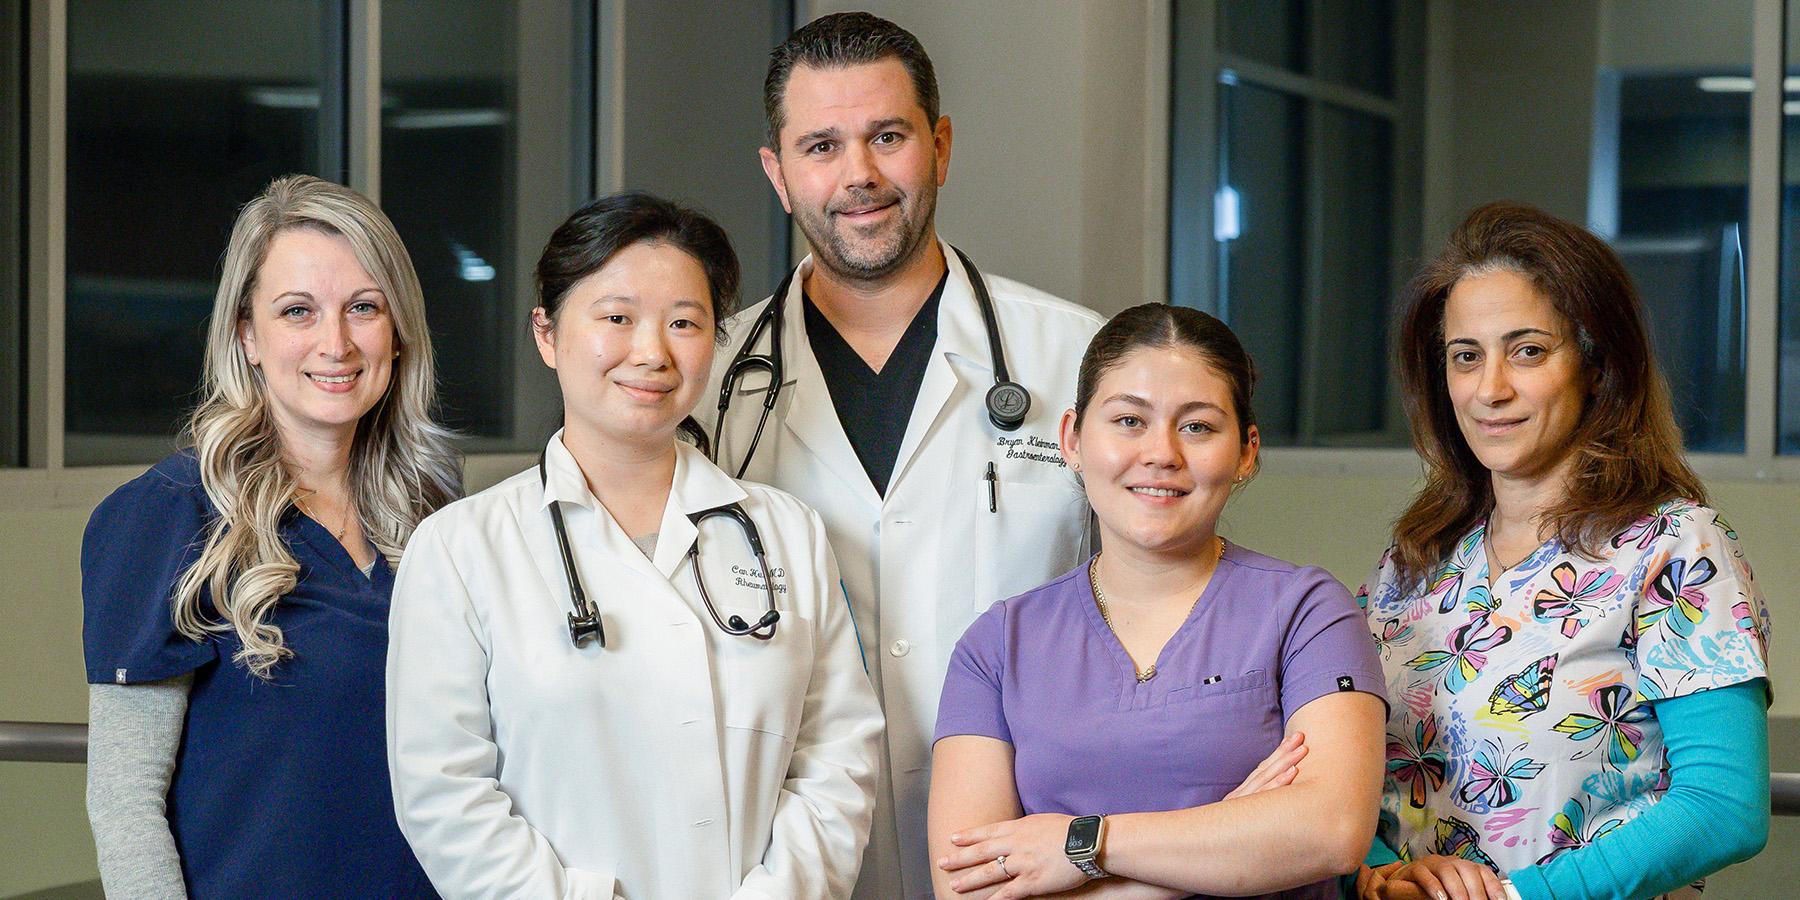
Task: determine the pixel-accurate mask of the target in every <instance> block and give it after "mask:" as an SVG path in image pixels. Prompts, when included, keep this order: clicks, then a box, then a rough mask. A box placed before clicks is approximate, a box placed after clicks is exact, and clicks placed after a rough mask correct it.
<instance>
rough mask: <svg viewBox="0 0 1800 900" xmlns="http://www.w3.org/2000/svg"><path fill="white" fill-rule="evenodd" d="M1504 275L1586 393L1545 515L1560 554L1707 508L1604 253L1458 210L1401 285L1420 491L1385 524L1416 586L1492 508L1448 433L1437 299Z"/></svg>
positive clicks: (1455, 435) (1634, 296)
mask: <svg viewBox="0 0 1800 900" xmlns="http://www.w3.org/2000/svg"><path fill="white" fill-rule="evenodd" d="M1497 271H1510V272H1514V273H1517V274H1519V275H1520V276H1522V277H1524V278H1525V279H1526V280H1528V281H1530V282H1531V285H1532V287H1533V288H1534V289H1535V290H1536V291H1537V292H1538V293H1539V294H1541V295H1543V296H1544V297H1545V298H1546V299H1548V300H1549V301H1550V304H1551V306H1553V307H1554V308H1555V309H1556V311H1557V313H1558V314H1560V315H1561V316H1562V317H1563V319H1564V320H1565V321H1566V322H1568V324H1569V326H1570V328H1571V330H1572V331H1573V332H1574V333H1575V340H1576V345H1577V347H1578V349H1579V351H1580V353H1581V365H1582V369H1583V371H1584V374H1585V376H1586V382H1587V390H1588V396H1587V399H1586V402H1585V404H1584V407H1583V410H1582V414H1581V423H1580V425H1578V426H1577V427H1576V430H1575V433H1574V434H1573V435H1572V436H1571V437H1570V448H1569V452H1571V453H1573V454H1574V466H1573V469H1572V471H1571V473H1570V478H1569V484H1568V493H1567V496H1565V497H1564V498H1563V499H1562V501H1561V502H1560V503H1557V504H1556V505H1554V506H1552V507H1551V508H1550V509H1548V510H1546V511H1545V513H1544V516H1545V521H1546V523H1547V524H1549V525H1550V526H1551V528H1552V529H1553V530H1554V533H1555V535H1556V537H1557V538H1558V540H1560V541H1561V542H1562V543H1563V545H1564V546H1565V547H1568V548H1570V549H1572V550H1575V551H1576V552H1578V553H1582V554H1584V555H1588V556H1593V555H1595V554H1596V552H1597V551H1598V550H1600V549H1601V545H1602V544H1603V543H1604V542H1605V541H1606V540H1607V539H1608V538H1610V537H1611V536H1612V535H1614V534H1616V533H1618V532H1619V531H1621V530H1623V529H1625V528H1626V527H1628V526H1629V525H1630V524H1631V523H1632V522H1635V521H1637V520H1638V519H1640V518H1642V517H1643V516H1645V515H1647V514H1649V513H1650V511H1651V510H1653V509H1655V508H1656V506H1657V505H1658V504H1661V503H1663V502H1664V501H1667V500H1672V499H1676V498H1683V499H1687V500H1692V501H1694V502H1697V503H1704V502H1706V489H1705V487H1703V486H1702V485H1701V483H1700V478H1699V477H1698V476H1696V475H1695V474H1694V472H1693V470H1692V469H1690V468H1688V465H1687V462H1686V461H1685V460H1684V459H1683V458H1682V452H1681V432H1680V431H1679V430H1678V429H1677V428H1676V426H1675V415H1674V412H1673V410H1672V409H1671V408H1670V403H1669V389H1668V386H1667V385H1666V384H1665V383H1664V381H1663V378H1662V374H1661V372H1660V371H1658V369H1657V367H1656V359H1655V356H1654V354H1653V353H1652V351H1651V349H1650V338H1649V335H1648V333H1647V332H1646V330H1645V327H1644V314H1643V303H1642V301H1641V300H1640V299H1639V298H1638V293H1637V288H1636V287H1635V286H1634V285H1633V284H1632V282H1631V276H1630V275H1628V274H1626V272H1625V266H1624V264H1623V263H1621V262H1620V261H1619V257H1618V255H1617V254H1615V253H1613V251H1612V248H1610V247H1608V246H1607V245H1606V243H1605V242H1604V241H1602V240H1600V239H1599V238H1597V237H1595V236H1594V235H1592V234H1590V233H1588V232H1587V231H1586V230H1585V229H1583V228H1581V227H1580V226H1578V225H1575V224H1574V223H1571V222H1566V221H1564V220H1562V219H1559V218H1556V217H1555V216H1552V215H1550V214H1548V213H1545V212H1543V211H1541V210H1538V209H1534V208H1532V207H1529V206H1522V205H1519V204H1516V203H1490V204H1488V205H1486V206H1482V207H1480V208H1478V209H1476V210H1475V211H1474V212H1471V213H1470V214H1469V217H1468V218H1466V219H1464V220H1463V222H1462V224H1461V225H1459V226H1457V228H1456V231H1455V233H1453V234H1452V235H1450V242H1449V244H1448V245H1447V246H1445V247H1444V251H1443V252H1442V253H1440V254H1439V255H1438V257H1437V259H1435V260H1433V261H1432V262H1431V263H1429V264H1427V265H1426V266H1425V268H1424V269H1423V270H1421V271H1420V272H1419V274H1418V275H1416V276H1414V278H1413V280H1412V283H1411V284H1409V285H1408V286H1407V289H1406V314H1405V317H1404V318H1403V319H1402V320H1401V323H1400V376H1401V384H1402V386H1403V388H1404V390H1405V397H1406V410H1407V414H1408V416H1409V418H1410V419H1411V421H1412V434H1413V446H1414V447H1416V448H1417V449H1418V451H1419V456H1420V457H1421V458H1422V459H1423V460H1424V462H1425V486H1424V488H1423V489H1421V490H1420V491H1419V494H1418V496H1416V497H1414V498H1413V501H1412V505H1411V506H1409V507H1408V508H1407V510H1406V512H1405V513H1404V514H1402V515H1401V516H1400V520H1399V521H1398V522H1397V523H1396V524H1395V525H1394V543H1395V552H1394V558H1395V561H1396V563H1397V564H1398V566H1399V569H1400V572H1401V574H1402V576H1403V577H1405V578H1406V579H1408V580H1413V579H1418V578H1424V577H1427V576H1428V575H1430V574H1431V573H1432V572H1433V571H1435V570H1436V569H1437V567H1438V566H1440V565H1441V564H1442V562H1443V560H1444V559H1445V558H1446V557H1447V556H1449V554H1450V551H1451V548H1452V547H1453V546H1454V545H1455V543H1456V542H1457V541H1458V540H1459V539H1461V537H1462V536H1463V535H1464V534H1465V533H1467V532H1468V530H1469V529H1470V528H1472V527H1474V525H1475V523H1476V522H1477V521H1479V520H1481V518H1482V517H1484V516H1486V515H1487V514H1488V512H1489V511H1490V510H1491V509H1492V507H1493V503H1494V497H1493V485H1492V481H1491V475H1490V473H1489V471H1488V469H1487V467H1486V466H1483V465H1482V464H1481V461H1480V460H1478V459H1476V458H1475V454H1474V452H1473V451H1472V450H1470V449H1469V445H1468V442H1467V441H1465V440H1464V439H1463V435H1462V431H1461V429H1460V428H1459V427H1458V426H1457V424H1456V413H1455V410H1453V409H1452V408H1451V404H1450V392H1449V388H1448V384H1447V382H1446V380H1445V373H1444V366H1445V357H1444V304H1445V302H1446V301H1447V300H1448V299H1449V296H1450V291H1451V289H1452V288H1454V287H1455V286H1456V283H1457V282H1458V281H1461V280H1462V279H1463V278H1467V277H1470V276H1476V275H1485V274H1489V273H1492V272H1497Z"/></svg>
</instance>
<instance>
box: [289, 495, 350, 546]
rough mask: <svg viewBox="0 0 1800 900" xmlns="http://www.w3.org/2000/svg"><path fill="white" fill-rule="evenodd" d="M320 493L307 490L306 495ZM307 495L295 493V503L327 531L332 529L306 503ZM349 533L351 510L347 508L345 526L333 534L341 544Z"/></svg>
mask: <svg viewBox="0 0 1800 900" xmlns="http://www.w3.org/2000/svg"><path fill="white" fill-rule="evenodd" d="M318 495H319V492H318V491H307V492H306V497H316V496H318ZM306 497H302V496H300V495H299V494H295V495H294V505H295V506H298V507H300V511H301V512H303V513H306V517H307V518H309V519H311V520H313V521H314V522H317V523H319V525H320V526H321V527H323V528H324V529H325V530H326V531H331V526H330V525H326V524H325V520H324V519H321V518H319V517H318V516H317V515H315V514H314V513H313V511H312V507H310V506H307V505H306ZM349 533H350V510H348V509H345V510H344V524H343V527H341V528H339V529H338V530H336V531H332V532H331V536H332V537H334V538H337V540H338V543H340V544H341V543H343V542H344V535H346V534H349Z"/></svg>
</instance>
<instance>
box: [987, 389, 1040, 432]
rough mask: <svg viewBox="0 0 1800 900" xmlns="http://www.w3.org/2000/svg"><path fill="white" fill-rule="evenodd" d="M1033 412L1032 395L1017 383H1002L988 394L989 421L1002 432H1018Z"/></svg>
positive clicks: (989, 390)
mask: <svg viewBox="0 0 1800 900" xmlns="http://www.w3.org/2000/svg"><path fill="white" fill-rule="evenodd" d="M1030 412H1031V394H1030V392H1028V391H1026V390H1025V388H1024V386H1023V385H1020V384H1019V383H1018V382H1016V381H1002V382H1000V383H998V384H996V385H994V386H993V387H991V388H988V392H987V414H988V419H989V420H990V421H992V422H993V423H994V427H995V428H998V429H1000V430H1001V431H1018V430H1019V426H1020V425H1023V424H1025V416H1026V414H1028V413H1030Z"/></svg>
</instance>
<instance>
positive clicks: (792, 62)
mask: <svg viewBox="0 0 1800 900" xmlns="http://www.w3.org/2000/svg"><path fill="white" fill-rule="evenodd" d="M890 57H891V58H893V59H897V60H899V61H900V64H901V65H902V66H905V67H906V74H908V75H911V76H912V83H913V94H914V95H916V96H917V98H918V100H919V108H920V109H923V110H924V111H925V125H926V126H927V127H930V128H935V127H937V121H938V84H937V73H936V72H935V71H933V70H932V68H931V57H929V56H927V55H925V47H924V46H923V45H921V44H920V43H919V39H918V38H916V37H913V34H912V32H910V31H907V30H906V29H904V28H901V27H900V26H898V25H895V24H894V23H892V22H889V21H888V20H886V19H883V18H881V17H880V16H875V15H870V14H869V13H866V12H847V13H834V14H832V15H829V16H821V17H819V18H817V19H814V20H813V21H811V22H808V23H807V24H806V25H805V26H804V27H802V28H801V29H800V30H799V31H796V32H794V33H793V34H792V35H790V36H789V37H788V39H787V40H785V41H782V42H781V43H780V44H778V45H776V47H775V49H773V50H771V51H769V73H768V74H767V75H766V76H764V77H763V115H764V116H765V117H766V118H767V119H768V123H769V149H771V150H774V151H775V153H776V154H777V155H779V154H780V153H781V126H782V123H783V122H784V121H785V119H786V117H785V115H784V113H783V110H782V106H781V104H782V99H783V96H784V95H785V94H786V93H787V83H788V77H789V76H790V75H792V74H794V67H795V66H797V65H798V66H808V67H810V68H814V69H841V68H844V67H846V66H859V65H865V64H867V63H872V62H879V61H881V60H884V59H888V58H890Z"/></svg>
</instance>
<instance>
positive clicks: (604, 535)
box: [533, 431, 729, 618]
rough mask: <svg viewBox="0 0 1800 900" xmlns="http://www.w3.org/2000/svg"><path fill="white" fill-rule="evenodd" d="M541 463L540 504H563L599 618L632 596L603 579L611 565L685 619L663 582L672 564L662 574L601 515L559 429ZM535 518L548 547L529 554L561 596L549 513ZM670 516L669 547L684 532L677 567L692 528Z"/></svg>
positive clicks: (563, 587) (676, 595)
mask: <svg viewBox="0 0 1800 900" xmlns="http://www.w3.org/2000/svg"><path fill="white" fill-rule="evenodd" d="M676 446H677V451H676V452H677V454H678V455H677V456H676V458H675V484H679V483H680V481H681V470H682V464H681V463H682V460H681V456H680V455H679V453H680V451H681V448H683V447H685V445H682V444H677V445H676ZM545 459H546V463H547V466H548V470H549V479H548V481H547V482H546V486H545V494H544V497H545V503H546V505H547V503H548V500H549V498H552V497H554V498H557V499H559V500H561V501H563V507H562V512H563V520H564V523H565V524H566V525H567V526H568V532H569V549H570V551H571V552H572V553H574V555H575V560H576V567H577V568H578V569H579V570H580V574H581V579H582V589H583V590H584V591H585V592H586V593H587V595H588V598H589V599H591V600H593V601H594V602H595V604H596V605H597V606H599V608H600V614H601V616H603V617H604V616H606V615H607V609H608V602H609V601H611V602H613V603H618V602H622V601H625V600H626V599H627V598H631V597H632V596H633V595H632V592H631V589H630V587H629V586H627V585H622V584H618V583H615V582H614V580H613V579H612V578H609V577H608V574H609V573H610V572H616V571H617V570H616V569H613V568H612V566H614V565H616V566H621V567H623V568H625V569H627V570H630V572H631V573H632V574H634V575H636V576H638V578H639V579H640V580H641V582H642V586H643V587H644V588H645V589H647V590H649V591H654V592H658V593H660V594H662V596H663V597H664V599H665V600H667V601H669V604H668V606H667V609H666V613H665V614H667V615H671V616H676V617H680V618H691V617H692V616H693V611H692V610H691V609H690V607H689V606H688V603H687V601H686V600H685V599H683V598H682V596H681V592H680V591H678V590H676V588H675V585H674V582H673V581H672V580H671V579H670V578H669V574H668V573H669V572H672V571H673V570H674V569H673V566H671V567H670V569H669V570H668V571H664V570H662V568H661V567H660V566H658V565H656V564H655V563H653V562H652V561H651V560H650V559H649V558H647V557H645V556H644V553H643V551H642V550H639V549H638V546H637V545H636V544H634V543H632V541H631V537H630V536H629V535H627V534H626V533H625V530H624V529H623V528H620V527H619V523H618V522H617V521H615V520H614V519H613V517H612V513H610V512H607V510H606V507H605V506H602V505H601V504H600V501H599V499H598V498H596V497H594V495H593V494H592V493H591V492H589V491H588V487H587V481H586V479H585V478H584V477H583V476H582V474H581V467H580V466H579V465H578V464H577V463H576V462H575V457H574V456H573V455H572V454H570V453H569V450H568V448H567V447H565V446H563V442H562V432H561V431H558V432H557V433H556V434H555V435H553V436H552V437H551V438H550V444H549V447H548V449H547V450H546V457H545ZM727 480H729V479H727ZM675 484H672V485H670V488H669V502H668V503H667V504H665V505H664V506H663V518H662V525H660V526H659V527H660V528H663V529H667V528H668V527H669V525H670V522H671V516H670V512H671V510H674V509H675V507H676V505H677V504H676V502H675V498H676V495H677V489H676V487H675ZM537 514H538V515H539V516H540V517H541V518H542V520H543V522H544V528H543V531H544V533H545V535H546V537H547V539H548V541H549V545H548V547H546V548H544V549H546V550H547V551H548V552H547V553H537V554H533V555H534V556H535V557H537V564H538V569H539V571H541V572H543V573H544V575H545V579H546V581H547V582H548V583H549V584H551V585H553V586H555V588H556V590H557V591H558V592H559V593H561V594H563V595H565V596H566V595H567V592H568V578H567V576H566V575H565V574H564V573H563V571H562V562H561V560H562V557H561V556H560V553H561V551H560V550H559V549H558V548H557V546H556V536H555V526H554V525H552V524H551V522H550V513H549V510H548V509H547V508H546V509H544V510H541V511H539V512H538V513H537ZM673 518H674V520H675V521H678V522H679V523H680V525H679V526H677V528H678V530H677V533H676V535H675V536H674V537H673V539H672V540H671V541H670V542H669V543H679V542H680V540H681V537H680V535H681V534H682V533H683V532H681V531H680V530H679V529H680V528H682V527H685V528H686V529H687V530H686V532H685V533H686V534H687V543H686V544H681V545H680V546H679V547H678V548H677V549H675V550H674V564H675V565H680V563H681V555H682V554H684V553H686V552H687V548H688V545H691V544H692V543H693V530H692V529H693V526H692V525H689V524H688V522H687V517H686V516H685V515H682V514H681V513H679V512H677V513H675V515H674V517H673ZM664 537H665V535H664V534H663V533H662V532H659V533H658V535H657V540H656V547H657V554H656V555H657V558H658V559H661V558H662V557H663V550H664V547H665V541H664ZM584 561H586V564H584Z"/></svg>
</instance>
